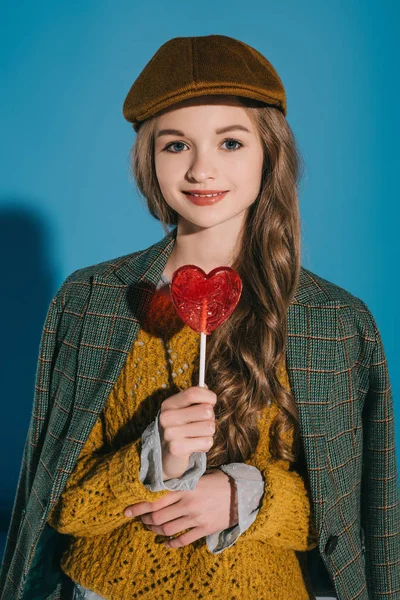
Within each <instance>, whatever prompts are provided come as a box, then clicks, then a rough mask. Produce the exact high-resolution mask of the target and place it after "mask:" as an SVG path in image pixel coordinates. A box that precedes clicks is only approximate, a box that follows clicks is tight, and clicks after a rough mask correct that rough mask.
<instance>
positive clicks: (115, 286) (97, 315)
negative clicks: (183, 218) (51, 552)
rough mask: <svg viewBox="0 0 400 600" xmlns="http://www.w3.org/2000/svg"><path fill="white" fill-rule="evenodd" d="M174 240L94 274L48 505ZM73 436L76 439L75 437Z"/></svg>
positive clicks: (134, 332) (107, 390)
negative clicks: (66, 425)
mask: <svg viewBox="0 0 400 600" xmlns="http://www.w3.org/2000/svg"><path fill="white" fill-rule="evenodd" d="M174 243H175V230H172V231H171V232H169V233H168V234H167V235H166V236H165V237H164V238H163V239H162V240H161V241H160V242H158V243H157V244H154V245H153V246H151V247H150V248H148V249H146V250H144V251H143V252H141V253H140V252H138V253H135V254H134V256H133V257H132V259H131V260H129V261H127V260H126V257H123V260H122V261H121V262H122V264H121V265H118V264H117V265H115V264H114V265H112V266H111V267H110V269H109V270H108V271H107V272H106V273H102V274H101V275H95V276H94V277H93V283H92V293H91V297H90V299H89V304H88V308H87V311H86V314H85V317H84V323H83V328H82V329H83V331H82V338H81V342H80V346H79V352H78V366H77V375H76V380H77V383H76V390H75V397H74V401H73V409H74V410H73V414H72V418H71V422H70V425H69V428H68V434H67V436H66V438H65V441H64V444H63V447H62V451H61V453H60V457H59V460H58V465H57V469H56V477H55V480H54V483H53V487H52V492H51V496H50V506H52V505H54V504H55V502H56V501H57V499H58V497H59V495H60V492H61V491H62V489H63V488H64V485H65V483H66V481H67V479H68V476H69V474H70V473H71V472H72V470H73V469H74V466H75V464H76V460H77V458H78V456H79V453H80V451H81V449H82V445H83V444H84V442H85V441H86V439H87V438H88V436H89V433H90V431H91V429H92V427H93V425H94V424H95V422H96V420H97V418H98V416H99V414H100V413H101V411H102V409H103V406H104V404H105V402H106V400H107V398H108V396H109V394H110V392H111V390H112V388H113V386H114V383H115V381H116V380H117V378H118V374H119V372H120V371H121V369H122V367H123V365H124V363H125V360H126V358H127V355H128V353H129V351H130V348H131V346H132V343H133V342H134V340H135V338H136V335H137V333H138V331H139V329H140V321H141V318H142V317H143V316H144V315H145V314H146V312H147V308H148V306H149V304H150V301H151V298H152V296H153V294H154V292H155V288H156V286H157V283H158V281H159V279H160V277H161V274H162V272H163V271H164V268H165V265H166V263H167V260H168V256H169V254H170V253H171V251H172V248H173V246H174ZM77 442H78V443H77Z"/></svg>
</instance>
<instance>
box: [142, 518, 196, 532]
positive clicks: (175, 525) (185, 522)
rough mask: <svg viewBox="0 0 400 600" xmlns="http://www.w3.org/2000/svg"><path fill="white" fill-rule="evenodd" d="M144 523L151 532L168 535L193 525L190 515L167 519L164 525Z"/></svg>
mask: <svg viewBox="0 0 400 600" xmlns="http://www.w3.org/2000/svg"><path fill="white" fill-rule="evenodd" d="M145 525H146V527H147V528H148V529H150V530H151V531H152V532H153V533H157V534H158V535H166V536H169V535H175V534H176V533H180V532H183V531H185V529H190V527H193V526H194V525H195V524H194V523H193V519H191V518H190V517H183V518H181V519H175V520H174V521H168V523H164V525H147V524H146V523H145Z"/></svg>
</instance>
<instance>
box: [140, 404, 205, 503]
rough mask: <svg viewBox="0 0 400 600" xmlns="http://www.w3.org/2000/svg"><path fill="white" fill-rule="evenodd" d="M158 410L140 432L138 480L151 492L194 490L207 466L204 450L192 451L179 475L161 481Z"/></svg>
mask: <svg viewBox="0 0 400 600" xmlns="http://www.w3.org/2000/svg"><path fill="white" fill-rule="evenodd" d="M160 412H161V411H160V410H159V411H158V413H157V416H156V418H155V419H154V421H153V422H152V423H150V425H149V426H148V427H147V428H146V429H145V430H144V432H143V434H142V450H141V454H140V471H139V477H140V481H141V482H142V483H143V484H144V485H145V486H146V487H147V489H149V490H150V491H152V492H159V491H160V490H170V491H173V492H175V491H187V490H194V488H195V487H196V485H197V482H198V481H199V479H200V477H201V476H202V475H203V474H204V472H205V470H206V468H207V458H206V453H205V452H193V453H192V454H191V455H190V459H189V465H188V468H187V469H186V471H185V472H184V473H183V474H182V475H181V476H180V477H176V478H173V479H168V480H167V481H163V476H162V452H161V439H160V431H159V416H160Z"/></svg>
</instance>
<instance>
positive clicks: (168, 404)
mask: <svg viewBox="0 0 400 600" xmlns="http://www.w3.org/2000/svg"><path fill="white" fill-rule="evenodd" d="M216 401H217V395H216V394H215V393H214V392H212V391H211V390H208V389H206V388H202V387H200V386H193V387H190V388H187V389H186V390H184V391H183V392H179V394H174V395H173V396H170V397H169V398H167V399H166V400H164V402H163V403H162V405H161V412H162V411H163V410H165V409H167V408H168V409H171V408H174V409H176V408H185V407H186V406H190V405H191V404H203V403H204V404H211V405H212V406H214V404H215V403H216Z"/></svg>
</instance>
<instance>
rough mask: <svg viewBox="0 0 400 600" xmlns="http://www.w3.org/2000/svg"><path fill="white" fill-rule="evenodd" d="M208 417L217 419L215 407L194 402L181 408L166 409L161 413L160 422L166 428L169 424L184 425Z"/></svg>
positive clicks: (204, 419)
mask: <svg viewBox="0 0 400 600" xmlns="http://www.w3.org/2000/svg"><path fill="white" fill-rule="evenodd" d="M208 419H211V420H215V415H214V409H213V407H212V406H211V405H210V404H192V405H191V406H188V407H186V408H181V409H179V410H176V409H168V408H167V409H164V410H163V411H162V412H161V413H160V417H159V423H160V425H161V426H162V427H164V428H165V427H168V425H183V424H184V423H194V422H196V421H206V420H208Z"/></svg>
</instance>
